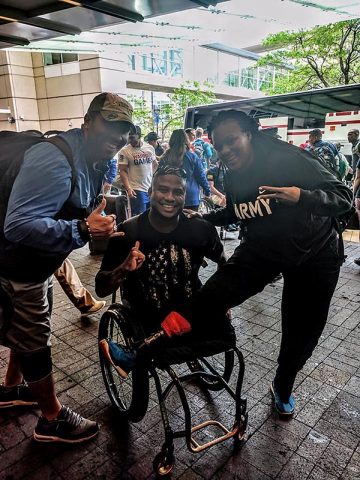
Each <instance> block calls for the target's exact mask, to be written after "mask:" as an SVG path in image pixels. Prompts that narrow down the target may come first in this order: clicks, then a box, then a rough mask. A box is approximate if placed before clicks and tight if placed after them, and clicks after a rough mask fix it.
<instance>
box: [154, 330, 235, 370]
mask: <svg viewBox="0 0 360 480" xmlns="http://www.w3.org/2000/svg"><path fill="white" fill-rule="evenodd" d="M235 345H236V336H235V332H234V328H233V326H232V325H231V324H230V323H229V325H228V326H227V329H226V331H224V330H222V331H221V335H217V337H216V338H201V337H199V336H197V335H196V336H195V335H193V334H188V335H184V336H182V337H178V338H174V339H172V340H171V341H170V342H166V344H165V343H164V344H163V345H162V346H161V347H159V348H157V349H156V350H155V349H154V351H153V352H152V356H153V358H154V360H155V364H156V365H157V366H159V367H160V368H161V367H162V366H163V365H175V364H181V363H184V362H189V361H192V360H195V359H196V358H199V357H210V356H212V355H216V354H218V353H222V352H225V351H227V350H230V349H231V348H234V347H235Z"/></svg>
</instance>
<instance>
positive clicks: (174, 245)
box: [95, 166, 235, 378]
mask: <svg viewBox="0 0 360 480" xmlns="http://www.w3.org/2000/svg"><path fill="white" fill-rule="evenodd" d="M185 191H186V172H185V171H184V170H182V169H180V168H174V167H170V166H164V167H160V168H158V170H157V171H156V172H155V174H154V178H153V182H152V187H151V189H150V209H149V210H147V211H146V212H144V213H142V214H141V215H138V216H136V217H133V218H131V219H130V220H127V221H126V222H124V223H123V224H121V225H120V226H119V227H118V229H119V230H122V231H123V232H124V233H125V235H124V236H122V237H116V238H113V239H110V241H109V245H108V248H107V250H106V252H105V255H104V258H103V261H102V264H101V268H100V271H99V272H98V274H97V276H96V280H95V281H96V293H97V294H98V295H99V296H100V297H105V296H107V295H109V294H111V293H113V292H114V291H116V290H117V289H118V288H119V287H120V288H121V291H122V298H123V300H124V304H125V305H128V306H129V312H130V313H129V315H130V317H131V318H132V319H134V322H135V323H136V324H137V328H138V325H140V326H141V332H140V333H139V340H141V338H140V337H143V338H145V337H147V336H149V335H151V334H153V333H154V332H157V331H158V330H159V327H160V324H161V322H162V320H163V319H164V318H165V317H166V316H168V317H169V315H170V317H171V312H172V311H176V310H179V309H180V308H183V307H184V305H186V304H187V303H188V302H189V300H190V299H191V298H192V296H193V295H194V293H195V292H196V291H197V290H198V289H199V288H200V286H201V281H200V279H199V275H198V274H199V269H200V267H201V265H202V262H203V259H204V257H206V258H208V259H210V260H212V261H214V262H216V263H217V264H218V265H220V264H221V263H224V262H225V260H226V259H225V255H224V250H223V246H222V243H221V241H220V239H219V236H218V234H217V231H216V229H215V227H213V226H212V225H211V224H210V223H208V222H206V221H205V220H203V219H201V218H198V219H188V218H187V217H186V216H185V215H184V214H183V213H182V210H183V207H184V201H185ZM170 317H169V318H170ZM209 320H210V319H209ZM214 323H216V330H215V329H214V328H210V325H214ZM202 325H203V323H202ZM209 345H211V346H212V348H211V350H212V351H211V354H213V353H214V350H218V351H224V349H226V348H231V347H233V346H235V334H234V330H233V327H232V326H231V323H230V320H229V318H228V317H226V318H224V320H223V321H219V322H212V321H209V328H206V331H204V328H201V329H200V328H197V325H196V323H194V324H193V325H192V332H191V333H188V334H186V335H183V336H181V337H178V338H176V339H175V338H171V339H170V340H167V341H165V342H164V341H162V342H160V344H159V343H158V344H157V345H156V348H155V350H159V351H160V352H161V351H162V350H164V349H165V348H166V350H167V352H169V351H173V352H174V351H175V352H176V351H177V352H179V351H180V352H181V357H182V361H187V360H188V359H189V360H190V359H191V358H193V357H194V353H195V355H203V356H206V350H207V348H208V346H209ZM100 347H101V349H102V352H103V354H104V355H105V358H107V359H108V361H109V362H111V363H112V364H113V366H114V367H115V368H116V370H117V371H118V373H119V374H120V375H121V376H122V377H124V378H126V376H127V374H128V372H129V371H130V370H131V369H132V368H133V366H134V365H135V362H136V361H140V358H142V357H141V355H140V356H139V357H137V359H136V352H134V351H126V350H124V349H123V348H122V347H121V346H120V345H117V344H116V343H114V342H113V341H112V340H110V339H103V340H101V342H100ZM152 350H154V348H152ZM152 353H153V352H152ZM145 356H146V354H145ZM170 357H171V355H170ZM187 357H188V358H187ZM170 361H171V360H170Z"/></svg>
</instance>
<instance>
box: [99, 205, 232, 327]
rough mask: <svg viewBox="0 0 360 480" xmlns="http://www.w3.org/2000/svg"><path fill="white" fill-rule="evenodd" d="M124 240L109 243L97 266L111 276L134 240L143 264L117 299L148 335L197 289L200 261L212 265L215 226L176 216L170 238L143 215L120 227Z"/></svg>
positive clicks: (217, 250)
mask: <svg viewBox="0 0 360 480" xmlns="http://www.w3.org/2000/svg"><path fill="white" fill-rule="evenodd" d="M120 229H121V230H123V231H124V232H125V236H124V237H115V238H112V239H111V240H110V242H109V246H108V249H107V251H106V253H105V255H104V258H103V262H102V264H101V270H103V271H111V270H113V269H114V268H116V267H117V266H118V265H120V264H121V263H122V262H123V261H124V260H125V258H126V257H127V255H128V253H129V252H130V250H131V248H132V247H133V246H134V245H135V242H136V241H137V240H138V241H139V242H140V250H141V251H142V252H143V253H144V255H145V257H146V260H145V262H144V263H143V265H142V267H141V268H140V269H139V270H137V271H135V272H131V273H129V274H128V275H127V277H126V279H125V281H124V284H123V298H124V299H125V300H127V301H128V302H129V303H130V305H131V308H132V309H133V310H134V311H135V312H136V315H137V316H140V317H141V322H142V324H143V325H144V328H145V329H146V330H148V332H149V333H150V332H153V331H155V330H157V329H158V327H159V326H160V323H161V322H162V320H163V319H164V318H165V316H166V315H167V314H168V313H169V312H170V311H171V310H180V311H181V310H182V309H183V308H184V306H185V305H186V302H188V301H189V299H190V298H191V297H192V295H193V293H194V292H195V291H196V290H198V289H199V288H200V286H201V282H200V280H199V276H198V272H199V269H200V267H201V264H202V261H203V258H204V257H206V258H209V259H210V260H213V261H214V262H218V261H219V260H220V258H221V256H222V253H223V246H222V244H221V242H220V239H219V236H218V234H217V231H216V229H215V227H213V226H212V225H211V224H210V223H208V222H206V221H205V220H203V219H200V218H195V219H188V218H186V217H185V216H184V215H181V217H180V221H179V224H178V226H177V228H176V229H175V230H174V231H172V232H171V233H160V232H158V231H157V230H155V229H154V228H153V227H152V226H151V224H150V222H149V219H148V212H144V213H143V214H141V215H139V216H138V217H134V218H132V219H130V220H128V221H127V222H124V223H123V224H122V225H121V228H120Z"/></svg>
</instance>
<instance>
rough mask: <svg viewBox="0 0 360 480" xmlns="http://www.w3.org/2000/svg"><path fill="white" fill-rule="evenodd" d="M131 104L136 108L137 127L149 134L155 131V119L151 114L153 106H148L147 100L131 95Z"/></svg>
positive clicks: (134, 114)
mask: <svg viewBox="0 0 360 480" xmlns="http://www.w3.org/2000/svg"><path fill="white" fill-rule="evenodd" d="M128 100H129V102H130V103H131V105H132V106H133V108H134V113H133V122H134V124H135V125H139V126H140V127H141V130H142V131H143V132H149V131H151V130H153V128H154V125H153V117H152V112H151V106H150V105H148V103H147V102H146V100H145V99H144V98H142V97H140V98H139V97H136V96H135V95H131V96H129V97H128Z"/></svg>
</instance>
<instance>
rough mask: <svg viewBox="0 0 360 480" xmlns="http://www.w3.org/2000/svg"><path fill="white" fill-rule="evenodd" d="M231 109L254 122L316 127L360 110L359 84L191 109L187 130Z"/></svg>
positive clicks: (206, 122)
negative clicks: (281, 120) (331, 116)
mask: <svg viewBox="0 0 360 480" xmlns="http://www.w3.org/2000/svg"><path fill="white" fill-rule="evenodd" d="M230 109H235V110H241V111H243V112H245V113H247V114H248V115H250V116H252V117H255V118H264V117H290V118H298V119H302V123H303V126H306V125H309V126H316V124H317V121H320V122H323V121H324V119H325V115H326V114H327V113H329V112H346V111H357V110H360V84H358V83H357V84H354V85H345V86H342V87H333V88H324V89H321V90H309V91H307V92H298V93H291V94H285V95H274V96H271V97H262V98H253V99H247V100H237V101H235V102H226V103H218V104H216V105H204V106H201V107H194V108H191V109H189V110H188V114H187V123H189V125H188V126H190V123H191V125H195V126H196V125H200V126H204V125H207V124H208V122H209V119H210V117H212V116H213V115H215V114H216V113H218V112H219V111H220V110H230Z"/></svg>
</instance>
